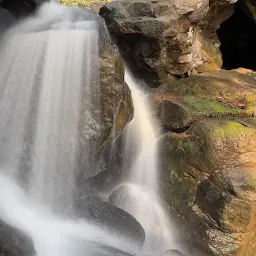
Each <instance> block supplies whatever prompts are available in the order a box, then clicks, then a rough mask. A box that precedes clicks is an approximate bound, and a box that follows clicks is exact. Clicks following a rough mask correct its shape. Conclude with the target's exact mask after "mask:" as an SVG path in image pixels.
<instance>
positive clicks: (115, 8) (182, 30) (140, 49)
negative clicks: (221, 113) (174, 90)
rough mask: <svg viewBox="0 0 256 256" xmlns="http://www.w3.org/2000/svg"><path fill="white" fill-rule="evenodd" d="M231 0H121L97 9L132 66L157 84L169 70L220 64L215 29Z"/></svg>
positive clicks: (183, 71) (171, 73) (204, 68)
mask: <svg viewBox="0 0 256 256" xmlns="http://www.w3.org/2000/svg"><path fill="white" fill-rule="evenodd" d="M234 2H236V1H225V0H222V1H210V3H209V1H208V0H193V1H187V0H182V1H179V0H176V1H168V0H164V1H163V0H161V1H159V0H158V1H147V0H135V1H128V0H124V1H115V2H112V3H109V4H107V5H105V6H104V7H103V8H101V10H100V14H101V15H102V16H103V17H104V18H105V20H106V23H107V25H108V27H109V30H110V32H111V33H112V35H113V36H114V37H115V38H116V41H117V44H118V46H119V48H120V50H121V53H122V54H123V56H124V57H125V58H126V60H128V61H129V62H130V66H131V68H132V69H133V71H134V72H136V73H137V75H138V76H139V77H140V78H142V79H143V80H145V81H146V82H147V83H148V84H149V85H151V86H152V87H155V86H158V85H159V84H160V83H162V82H166V81H167V80H168V79H169V78H170V76H182V75H184V74H187V73H188V72H189V73H191V72H192V70H197V71H198V72H206V71H212V70H216V69H220V68H221V66H222V57H221V53H220V51H219V41H218V39H217V36H216V34H215V31H216V30H217V29H218V27H219V25H220V24H221V23H222V22H223V21H224V20H225V19H227V18H228V17H229V16H230V15H231V14H232V13H233V5H232V3H234ZM216 8H218V9H216ZM216 10H217V11H216ZM213 17H214V19H213ZM209 24H210V25H209ZM209 26H211V27H209Z"/></svg>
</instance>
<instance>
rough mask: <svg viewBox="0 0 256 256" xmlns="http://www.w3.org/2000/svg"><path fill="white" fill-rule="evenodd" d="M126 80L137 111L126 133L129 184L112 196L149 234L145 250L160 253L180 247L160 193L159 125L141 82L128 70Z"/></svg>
mask: <svg viewBox="0 0 256 256" xmlns="http://www.w3.org/2000/svg"><path fill="white" fill-rule="evenodd" d="M125 80H126V82H127V84H128V85H129V87H130V89H131V92H132V97H133V102H134V109H135V113H134V119H133V120H132V122H131V123H130V124H129V126H128V129H127V134H126V150H125V156H126V157H127V159H124V166H123V169H124V182H126V183H125V184H123V185H121V186H120V187H119V188H117V190H116V191H114V192H113V194H112V196H111V197H110V198H112V200H113V203H114V204H115V205H116V206H118V207H120V208H122V209H124V210H125V211H127V212H129V213H130V214H131V215H133V216H134V217H135V218H136V219H137V220H138V221H139V222H140V223H141V224H142V226H143V228H144V229H145V233H146V241H145V243H144V251H145V252H146V253H148V254H151V255H160V254H161V253H163V252H164V251H166V250H168V249H180V248H177V243H176V241H175V237H174V232H175V231H174V227H173V225H172V223H171V222H170V220H169V217H168V213H167V211H166V207H165V205H164V203H163V202H162V201H161V199H160V198H159V196H158V193H159V180H158V177H159V173H158V146H157V140H158V137H159V135H158V130H159V126H158V122H157V121H156V120H155V118H154V117H153V115H152V111H151V106H150V103H149V100H148V98H147V96H146V94H145V93H144V92H143V90H141V89H140V88H139V83H138V82H136V81H135V79H134V78H133V77H132V75H131V74H130V73H129V72H126V76H125ZM131 156H133V157H131Z"/></svg>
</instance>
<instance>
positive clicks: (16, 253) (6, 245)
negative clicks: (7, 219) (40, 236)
mask: <svg viewBox="0 0 256 256" xmlns="http://www.w3.org/2000/svg"><path fill="white" fill-rule="evenodd" d="M0 255H1V256H34V255H35V250H34V245H33V242H32V240H31V239H30V238H29V237H27V236H26V235H25V234H24V233H23V232H22V231H20V230H18V229H16V228H13V227H11V226H9V225H7V224H6V223H4V222H3V221H2V220H0Z"/></svg>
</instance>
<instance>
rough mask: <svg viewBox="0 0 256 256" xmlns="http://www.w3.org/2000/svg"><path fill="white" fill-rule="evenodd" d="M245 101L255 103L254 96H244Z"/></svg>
mask: <svg viewBox="0 0 256 256" xmlns="http://www.w3.org/2000/svg"><path fill="white" fill-rule="evenodd" d="M245 101H246V102H247V103H252V102H256V95H255V94H248V95H246V96H245Z"/></svg>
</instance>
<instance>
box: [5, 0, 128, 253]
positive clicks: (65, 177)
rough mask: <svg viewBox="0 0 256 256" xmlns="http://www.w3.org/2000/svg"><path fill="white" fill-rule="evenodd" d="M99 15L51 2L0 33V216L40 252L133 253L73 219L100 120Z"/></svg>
mask: <svg viewBox="0 0 256 256" xmlns="http://www.w3.org/2000/svg"><path fill="white" fill-rule="evenodd" d="M96 17H97V16H96V15H95V14H93V15H92V12H91V11H88V10H81V9H76V8H68V7H62V6H60V5H58V4H56V3H46V4H45V5H44V6H42V8H41V9H40V10H39V11H38V13H37V14H36V15H35V16H33V17H30V18H28V19H26V20H24V21H21V22H20V23H18V24H17V25H16V26H14V27H13V28H10V29H9V30H8V31H6V33H5V35H4V36H3V38H1V46H0V56H1V57H0V58H1V61H0V119H1V124H0V145H1V147H0V187H1V193H0V220H2V221H4V222H5V223H7V224H9V225H11V226H13V227H15V228H17V229H19V230H22V231H23V232H25V233H26V234H27V235H28V236H29V237H31V238H32V240H33V243H34V247H35V250H36V253H37V256H71V255H76V256H84V255H88V256H94V255H97V256H98V255H106V256H107V255H112V253H111V250H110V249H109V248H108V247H111V248H115V249H117V250H122V251H130V249H129V248H128V245H127V244H124V242H123V240H121V239H120V238H119V237H117V236H116V235H115V234H112V233H110V231H108V230H106V229H102V228H100V227H99V226H96V225H94V224H92V223H90V222H89V221H86V220H84V219H77V218H75V217H74V215H75V214H74V212H75V210H74V208H75V207H74V205H75V203H76V199H77V198H79V187H78V186H77V183H78V182H77V180H78V179H79V177H80V176H79V175H78V169H79V166H78V165H79V163H78V160H79V159H80V158H79V157H80V154H81V153H80V154H79V152H81V151H83V154H85V157H86V161H85V162H86V166H84V168H85V170H86V169H90V168H91V167H92V166H93V161H94V159H93V157H91V156H93V155H95V152H94V151H93V150H94V145H92V142H91V141H90V138H91V137H92V136H93V135H94V134H97V132H98V129H99V127H98V126H97V124H98V123H99V122H100V121H99V119H100V112H99V111H100V110H99V108H100V105H99V104H100V102H99V99H100V97H99V92H100V88H99V85H100V83H99V39H98V37H99V28H98V27H99V26H98V25H99V24H98V20H97V18H96ZM109 250H110V251H109ZM124 254H125V253H124ZM124 254H122V255H124Z"/></svg>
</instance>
